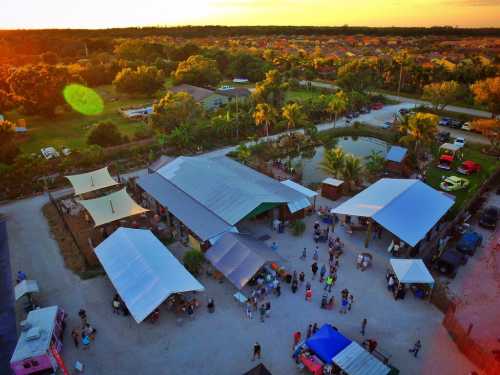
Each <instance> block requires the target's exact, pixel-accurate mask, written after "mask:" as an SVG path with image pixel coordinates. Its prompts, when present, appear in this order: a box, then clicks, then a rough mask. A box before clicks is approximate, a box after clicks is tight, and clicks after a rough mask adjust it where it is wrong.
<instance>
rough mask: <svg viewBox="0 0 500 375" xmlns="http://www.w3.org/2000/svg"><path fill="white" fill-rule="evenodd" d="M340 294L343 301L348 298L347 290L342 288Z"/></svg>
mask: <svg viewBox="0 0 500 375" xmlns="http://www.w3.org/2000/svg"><path fill="white" fill-rule="evenodd" d="M341 294H342V298H343V299H347V297H349V290H348V289H347V288H344V289H342V292H341Z"/></svg>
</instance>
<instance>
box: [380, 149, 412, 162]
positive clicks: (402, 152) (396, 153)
mask: <svg viewBox="0 0 500 375" xmlns="http://www.w3.org/2000/svg"><path fill="white" fill-rule="evenodd" d="M407 153H408V149H406V148H404V147H399V146H391V148H390V149H389V152H388V153H387V155H386V156H385V160H387V161H393V162H395V163H401V162H402V161H403V160H404V158H405V157H406V154H407Z"/></svg>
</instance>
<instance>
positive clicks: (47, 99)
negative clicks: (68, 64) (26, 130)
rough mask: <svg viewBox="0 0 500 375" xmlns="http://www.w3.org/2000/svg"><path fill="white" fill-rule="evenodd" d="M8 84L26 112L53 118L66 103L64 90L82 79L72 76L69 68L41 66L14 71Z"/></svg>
mask: <svg viewBox="0 0 500 375" xmlns="http://www.w3.org/2000/svg"><path fill="white" fill-rule="evenodd" d="M7 82H8V84H9V86H10V88H11V90H12V93H13V94H14V95H15V96H16V97H17V98H18V100H19V104H20V105H22V107H23V108H22V109H23V110H24V112H26V113H28V114H39V115H42V116H47V117H52V116H54V113H55V109H56V108H57V106H59V105H62V104H63V103H64V97H63V95H62V92H63V88H64V87H65V86H66V85H67V84H68V83H79V82H81V77H79V76H75V75H71V74H70V73H69V72H68V69H67V68H62V67H58V66H54V65H43V64H40V65H26V66H23V67H21V68H18V69H16V70H14V71H13V72H12V74H11V75H10V77H9V78H8V80H7Z"/></svg>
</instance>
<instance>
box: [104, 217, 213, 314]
mask: <svg viewBox="0 0 500 375" xmlns="http://www.w3.org/2000/svg"><path fill="white" fill-rule="evenodd" d="M95 253H96V255H97V257H98V258H99V261H100V262H101V264H102V266H103V267H104V270H105V271H106V273H107V274H108V277H109V279H110V280H111V282H112V283H113V285H114V287H115V288H116V290H117V292H118V293H119V294H120V296H121V297H122V299H123V301H124V302H125V304H126V305H127V307H128V309H129V310H130V313H131V314H132V316H133V317H134V319H135V321H136V322H137V323H140V322H142V321H143V320H144V319H145V318H146V317H147V316H148V315H149V314H151V312H152V311H154V309H156V308H157V307H158V306H159V305H160V304H161V303H162V302H163V301H165V300H166V299H167V298H168V297H169V296H170V295H171V294H173V293H183V292H189V291H203V290H205V288H204V287H203V285H201V284H200V283H199V282H198V280H196V279H195V278H194V277H193V276H192V275H191V274H190V273H189V272H188V271H187V270H186V269H185V268H184V266H183V265H182V264H181V263H180V262H179V261H178V260H177V258H176V257H175V256H174V255H172V253H171V252H170V250H169V249H168V248H167V247H165V246H164V245H163V244H162V243H161V242H160V241H159V240H158V239H157V238H156V237H155V236H154V235H153V233H151V231H149V230H143V229H131V228H123V227H122V228H118V229H117V230H116V231H115V232H113V234H112V235H111V236H109V237H108V238H107V239H106V240H105V241H103V242H102V243H101V244H100V245H99V246H97V248H96V249H95Z"/></svg>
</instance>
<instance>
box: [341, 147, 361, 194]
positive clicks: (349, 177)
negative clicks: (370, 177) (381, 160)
mask: <svg viewBox="0 0 500 375" xmlns="http://www.w3.org/2000/svg"><path fill="white" fill-rule="evenodd" d="M362 173H363V165H362V164H361V159H360V158H358V157H356V156H354V155H351V154H347V155H346V156H345V159H344V168H343V169H342V179H343V180H344V183H345V184H346V186H347V189H348V190H351V188H352V187H353V185H356V184H357V183H358V182H359V181H360V180H361V175H362Z"/></svg>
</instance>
